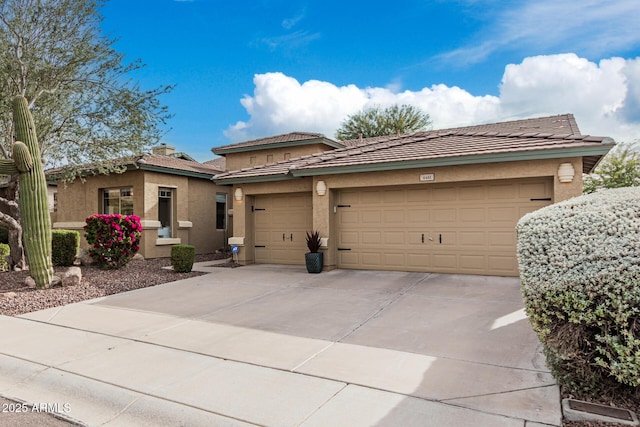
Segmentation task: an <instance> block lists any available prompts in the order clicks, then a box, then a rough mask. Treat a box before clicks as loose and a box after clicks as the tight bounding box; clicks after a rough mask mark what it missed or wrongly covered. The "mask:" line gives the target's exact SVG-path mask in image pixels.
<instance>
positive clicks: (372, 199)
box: [358, 191, 382, 205]
mask: <svg viewBox="0 0 640 427" xmlns="http://www.w3.org/2000/svg"><path fill="white" fill-rule="evenodd" d="M381 201H382V194H380V192H379V191H363V192H362V193H360V200H358V202H359V203H362V204H363V205H371V204H374V205H378V204H380V202H381Z"/></svg>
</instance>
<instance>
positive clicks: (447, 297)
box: [0, 263, 561, 427]
mask: <svg viewBox="0 0 640 427" xmlns="http://www.w3.org/2000/svg"><path fill="white" fill-rule="evenodd" d="M208 264H210V263H204V265H199V266H198V267H197V268H199V269H201V270H203V271H207V272H210V274H207V275H204V276H201V277H197V278H191V279H187V280H183V281H178V282H173V283H168V284H165V285H160V286H156V287H153V288H146V289H140V290H137V291H133V292H128V293H125V294H119V295H113V296H110V297H105V298H101V299H98V300H93V301H86V302H83V303H78V304H71V305H68V306H65V307H60V308H55V309H49V310H44V311H40V312H36V313H31V314H28V315H24V316H22V317H21V318H10V317H0V330H2V331H3V332H2V334H1V336H0V395H3V396H5V397H14V398H19V399H21V400H24V401H28V402H34V403H59V404H60V405H63V404H65V403H66V404H68V405H67V407H68V408H69V410H68V411H66V413H65V415H66V416H68V417H71V418H73V419H76V420H80V421H82V422H83V423H85V424H87V425H114V426H115V425H117V426H120V425H124V426H126V425H136V426H140V425H154V426H155V425H189V426H194V425H207V426H210V425H224V426H231V425H233V426H236V425H268V426H299V425H303V426H328V425H349V426H374V425H375V426H386V425H388V426H398V425H403V426H465V425H470V426H492V427H494V426H520V427H524V426H528V427H531V426H538V425H556V426H559V425H561V412H560V404H559V400H560V398H559V392H558V388H557V386H556V384H555V381H554V380H553V378H552V377H551V375H550V374H549V372H548V369H547V368H546V367H545V365H544V358H543V357H542V356H541V353H540V347H539V343H538V340H537V338H536V337H535V335H534V334H533V332H532V331H531V327H530V325H529V322H528V321H527V319H526V318H525V315H524V312H523V309H522V307H523V305H522V299H521V296H520V289H519V282H518V280H517V279H516V278H501V277H481V276H455V275H441V274H428V273H402V272H372V271H348V270H335V271H331V272H324V273H322V274H319V275H310V274H307V273H306V271H305V270H304V267H284V266H273V265H261V266H247V267H242V268H236V269H226V268H215V267H208V266H207V265H208ZM114 274H117V273H114ZM0 417H1V414H0Z"/></svg>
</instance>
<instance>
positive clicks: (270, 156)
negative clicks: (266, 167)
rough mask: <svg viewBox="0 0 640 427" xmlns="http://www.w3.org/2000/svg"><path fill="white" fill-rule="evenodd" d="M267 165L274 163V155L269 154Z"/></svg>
mask: <svg viewBox="0 0 640 427" xmlns="http://www.w3.org/2000/svg"><path fill="white" fill-rule="evenodd" d="M267 163H273V154H267Z"/></svg>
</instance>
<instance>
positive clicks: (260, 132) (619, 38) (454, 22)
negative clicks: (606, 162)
mask: <svg viewBox="0 0 640 427" xmlns="http://www.w3.org/2000/svg"><path fill="white" fill-rule="evenodd" d="M102 13H103V16H104V22H103V25H102V28H103V30H104V33H105V34H106V35H108V36H110V37H112V38H117V39H118V41H117V42H116V44H115V47H116V49H117V50H118V51H120V52H122V53H124V54H125V55H126V58H127V59H128V60H134V59H137V58H140V59H141V60H142V62H144V63H145V64H146V67H145V68H144V69H143V70H141V71H138V72H136V73H135V74H134V75H133V76H132V77H133V79H134V80H136V81H138V82H139V83H140V85H141V86H142V87H143V88H147V89H151V88H154V87H157V86H160V85H166V84H175V85H176V88H175V89H174V91H173V92H172V93H171V94H168V95H165V96H163V98H162V101H163V103H164V104H165V105H167V106H168V107H169V109H170V111H171V113H173V114H174V117H173V118H172V119H171V120H170V122H169V123H168V125H167V131H168V132H167V133H166V135H164V137H163V139H162V140H163V141H164V142H166V143H168V144H170V145H174V146H175V147H176V149H177V150H179V151H184V152H187V153H189V154H190V155H192V156H193V157H195V158H196V159H197V160H200V161H204V160H208V159H210V158H212V157H213V154H212V153H211V152H210V149H211V148H212V147H215V146H219V145H225V144H229V143H231V142H236V141H241V140H247V139H253V138H259V137H263V136H269V135H274V134H278V133H285V132H291V131H295V130H298V131H313V132H322V133H324V134H325V135H327V136H329V137H333V135H334V133H335V129H336V128H337V127H338V126H339V124H340V122H341V121H342V120H343V119H344V118H345V117H346V116H347V115H348V114H353V113H355V112H357V111H359V110H361V109H362V108H366V107H369V106H372V105H382V106H387V105H391V104H395V103H397V104H412V105H415V106H418V107H420V108H422V109H423V110H424V111H426V112H427V113H429V114H430V115H431V117H432V119H433V121H434V127H435V128H446V127H453V126H462V125H468V124H474V123H485V122H492V121H500V120H509V119H516V118H524V117H532V116H541V115H549V114H562V113H574V114H575V115H576V118H577V120H578V124H579V125H580V127H581V129H582V131H583V133H588V134H592V135H606V136H612V137H614V138H616V140H626V141H631V140H634V139H638V138H640V32H639V31H637V28H638V24H639V23H640V12H639V11H638V8H637V0H617V1H592V0H582V1H580V2H576V1H575V0H553V1H551V0H523V1H512V2H509V1H499V0H459V1H438V0H436V1H427V0H396V1H394V2H364V1H335V0H323V1H319V0H307V1H300V2H290V1H284V0H257V1H244V0H237V1H233V2H218V1H214V0H135V1H132V0H110V1H109V2H108V3H107V4H106V6H104V7H103V9H102Z"/></svg>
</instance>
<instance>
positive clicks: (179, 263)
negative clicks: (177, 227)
mask: <svg viewBox="0 0 640 427" xmlns="http://www.w3.org/2000/svg"><path fill="white" fill-rule="evenodd" d="M195 259H196V248H195V246H191V245H173V246H171V266H172V267H173V271H175V272H176V273H188V272H190V271H191V268H192V267H193V262H194V261H195Z"/></svg>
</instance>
